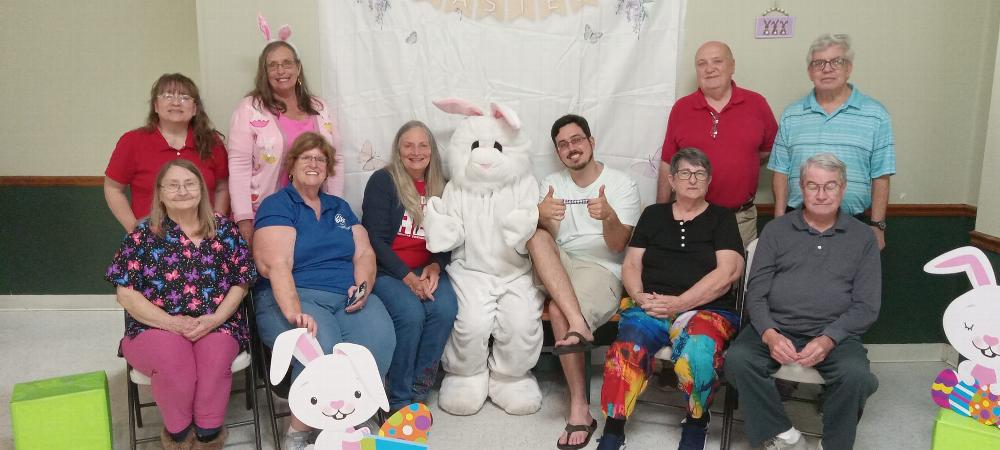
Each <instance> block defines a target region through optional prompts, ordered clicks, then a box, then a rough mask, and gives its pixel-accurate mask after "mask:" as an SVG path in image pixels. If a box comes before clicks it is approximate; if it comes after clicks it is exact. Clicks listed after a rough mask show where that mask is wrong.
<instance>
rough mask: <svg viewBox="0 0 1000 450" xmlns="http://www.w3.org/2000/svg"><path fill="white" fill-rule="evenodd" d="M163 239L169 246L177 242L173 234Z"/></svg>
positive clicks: (168, 234)
mask: <svg viewBox="0 0 1000 450" xmlns="http://www.w3.org/2000/svg"><path fill="white" fill-rule="evenodd" d="M163 239H164V240H165V241H167V242H169V243H171V244H176V243H177V242H178V240H177V236H174V234H173V233H167V234H166V235H165V236H163Z"/></svg>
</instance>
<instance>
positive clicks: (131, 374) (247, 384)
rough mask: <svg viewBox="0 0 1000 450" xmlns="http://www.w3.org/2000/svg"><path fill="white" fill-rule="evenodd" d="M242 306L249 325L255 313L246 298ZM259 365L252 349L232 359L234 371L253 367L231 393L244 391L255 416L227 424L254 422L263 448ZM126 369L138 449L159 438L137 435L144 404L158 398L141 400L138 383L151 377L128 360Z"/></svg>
mask: <svg viewBox="0 0 1000 450" xmlns="http://www.w3.org/2000/svg"><path fill="white" fill-rule="evenodd" d="M240 310H241V311H242V313H243V317H244V320H247V321H248V322H247V323H248V326H249V324H252V323H253V322H251V321H252V317H253V316H252V315H251V313H250V312H249V311H250V309H249V308H248V307H247V302H246V300H244V301H243V303H242V304H241V305H240ZM125 314H127V313H125ZM250 331H251V336H253V333H254V332H255V330H254V329H253V328H250ZM252 339H253V337H251V351H252V350H253V347H252V345H253V341H252ZM256 366H257V365H256V364H255V361H254V358H252V357H251V355H250V353H249V352H246V351H244V352H240V354H239V355H236V359H234V360H233V364H232V366H230V370H232V372H233V374H236V373H238V372H240V371H242V370H244V369H247V368H249V369H250V370H249V371H247V372H246V373H244V374H243V375H244V376H243V378H244V384H243V388H240V389H233V390H232V394H238V393H243V394H244V395H245V397H246V409H248V410H253V419H248V420H242V421H239V422H232V423H227V424H226V425H225V426H226V428H233V427H238V426H243V425H253V432H254V442H255V444H256V448H257V450H260V448H261V446H260V425H259V418H260V411H259V410H258V408H257V399H256V395H255V394H256V391H255V390H254V381H255V373H256ZM125 373H126V377H125V379H126V382H127V383H128V386H127V387H128V405H129V407H128V409H129V414H128V429H129V448H131V449H132V450H135V448H136V446H137V445H138V444H141V443H146V442H154V441H159V440H160V435H159V433H157V434H156V435H155V436H152V437H146V438H140V439H137V438H136V428H137V427H138V428H142V425H143V424H142V408H146V407H149V406H156V402H153V401H150V402H145V403H143V402H141V401H139V385H145V386H148V385H150V379H149V377H147V376H146V375H143V374H142V373H141V372H139V371H138V370H134V369H133V368H132V366H131V365H130V364H128V362H126V363H125ZM279 450H280V449H279Z"/></svg>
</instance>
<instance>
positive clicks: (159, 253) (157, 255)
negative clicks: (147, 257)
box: [151, 248, 166, 262]
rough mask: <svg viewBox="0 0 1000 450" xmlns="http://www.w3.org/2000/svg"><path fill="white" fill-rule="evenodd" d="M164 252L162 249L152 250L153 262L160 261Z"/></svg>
mask: <svg viewBox="0 0 1000 450" xmlns="http://www.w3.org/2000/svg"><path fill="white" fill-rule="evenodd" d="M165 251H166V250H164V249H162V248H154V249H153V250H152V252H151V253H152V254H153V260H155V261H156V262H159V261H160V256H163V253H164V252H165Z"/></svg>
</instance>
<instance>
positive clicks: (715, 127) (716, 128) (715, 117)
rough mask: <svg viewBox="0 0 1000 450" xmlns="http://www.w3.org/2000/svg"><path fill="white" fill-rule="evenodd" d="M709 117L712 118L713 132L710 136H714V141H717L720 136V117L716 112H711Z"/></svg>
mask: <svg viewBox="0 0 1000 450" xmlns="http://www.w3.org/2000/svg"><path fill="white" fill-rule="evenodd" d="M708 115H710V116H712V131H710V132H709V133H708V135H709V136H712V139H715V137H716V136H718V135H719V115H718V114H716V113H715V112H714V111H709V112H708Z"/></svg>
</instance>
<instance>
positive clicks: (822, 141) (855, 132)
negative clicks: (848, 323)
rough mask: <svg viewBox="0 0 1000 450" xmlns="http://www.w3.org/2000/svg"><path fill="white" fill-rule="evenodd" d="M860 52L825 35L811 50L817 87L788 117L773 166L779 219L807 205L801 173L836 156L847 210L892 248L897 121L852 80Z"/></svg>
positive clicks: (773, 154)
mask: <svg viewBox="0 0 1000 450" xmlns="http://www.w3.org/2000/svg"><path fill="white" fill-rule="evenodd" d="M853 61H854V51H853V50H851V41H850V37H849V36H847V35H846V34H833V35H831V34H824V35H822V36H820V37H818V38H816V40H815V41H813V43H812V45H811V46H810V47H809V53H808V57H807V62H808V63H807V70H808V73H809V79H811V80H812V82H813V86H814V89H813V91H812V92H810V93H809V94H808V95H806V96H805V97H803V98H802V99H800V100H798V101H796V102H794V103H792V104H791V105H789V106H788V107H787V108H785V111H784V112H783V113H782V114H781V120H780V121H779V122H778V135H777V137H776V138H775V140H774V146H773V148H772V150H771V158H770V160H769V161H768V164H767V168H768V169H771V170H772V171H774V176H773V178H772V188H773V191H774V215H775V217H778V216H781V215H783V214H784V213H785V212H786V211H787V210H789V209H792V208H801V207H802V191H801V189H800V188H799V179H798V177H799V175H798V170H797V169H796V168H798V167H800V166H801V165H802V163H803V162H805V161H806V160H807V159H809V157H811V156H813V155H815V154H817V153H833V154H834V155H836V156H837V158H839V159H840V160H841V161H843V162H844V163H845V164H847V190H846V191H845V192H844V200H843V203H842V204H841V209H842V210H843V211H844V212H847V213H848V214H851V215H854V216H861V215H863V214H864V212H865V210H866V209H868V208H871V213H870V215H869V217H868V219H864V220H865V221H866V222H867V223H868V224H869V225H871V226H872V228H873V229H874V231H875V236H876V237H877V238H878V243H879V248H880V249H882V248H885V217H886V207H887V205H888V203H889V177H890V176H891V175H893V174H895V173H896V155H895V144H894V141H893V137H892V121H891V120H890V119H889V113H888V111H886V109H885V107H884V106H882V104H881V103H879V102H878V101H877V100H875V99H873V98H871V97H869V96H867V95H864V94H862V93H861V91H859V90H858V89H857V88H856V87H854V85H852V84H850V83H848V82H847V79H848V78H849V77H850V76H851V69H852V68H853Z"/></svg>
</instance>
